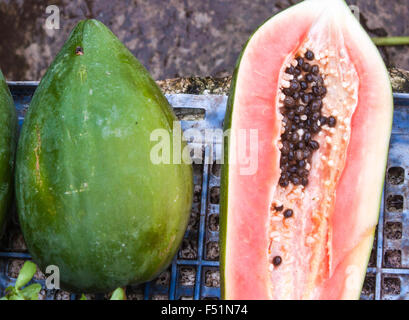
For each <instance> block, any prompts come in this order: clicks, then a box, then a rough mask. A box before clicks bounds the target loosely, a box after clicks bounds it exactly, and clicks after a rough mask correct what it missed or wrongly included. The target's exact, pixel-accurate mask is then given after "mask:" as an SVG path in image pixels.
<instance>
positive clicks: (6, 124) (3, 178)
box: [0, 71, 17, 238]
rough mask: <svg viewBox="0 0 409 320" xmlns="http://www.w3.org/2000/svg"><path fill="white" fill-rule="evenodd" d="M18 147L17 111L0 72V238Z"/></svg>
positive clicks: (7, 209)
mask: <svg viewBox="0 0 409 320" xmlns="http://www.w3.org/2000/svg"><path fill="white" fill-rule="evenodd" d="M16 145H17V114H16V109H15V107H14V102H13V98H12V97H11V94H10V90H9V88H8V86H7V83H6V80H5V79H4V76H3V73H2V72H1V71H0V146H1V148H0V184H1V188H0V238H1V236H2V235H3V233H4V228H5V224H6V221H7V217H8V212H9V210H10V202H11V199H12V194H13V180H14V160H15V152H16Z"/></svg>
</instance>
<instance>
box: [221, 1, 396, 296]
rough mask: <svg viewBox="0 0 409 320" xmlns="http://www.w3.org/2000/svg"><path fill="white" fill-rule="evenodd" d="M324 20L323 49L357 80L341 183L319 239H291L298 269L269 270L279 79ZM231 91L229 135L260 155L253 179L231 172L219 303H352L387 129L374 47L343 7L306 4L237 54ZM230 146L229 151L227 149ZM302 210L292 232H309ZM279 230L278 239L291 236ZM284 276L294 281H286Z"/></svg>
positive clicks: (385, 86)
mask: <svg viewBox="0 0 409 320" xmlns="http://www.w3.org/2000/svg"><path fill="white" fill-rule="evenodd" d="M329 6H331V7H329ZM331 10H333V11H331ZM331 12H332V13H331ZM334 12H335V13H334ZM325 14H327V15H330V14H333V16H331V19H328V21H333V20H334V19H335V20H337V19H338V20H337V21H336V26H337V28H338V31H340V32H341V37H339V38H337V39H335V40H334V39H326V41H330V42H331V41H332V42H333V43H334V44H339V45H340V47H342V48H344V49H345V50H346V53H347V56H348V58H349V60H350V61H351V63H352V65H351V69H353V70H355V72H356V74H357V79H356V87H357V89H358V96H357V103H356V106H354V108H355V109H354V112H353V114H352V118H351V119H350V121H351V122H350V136H349V137H348V143H347V144H346V145H345V146H344V148H342V146H341V148H340V152H341V153H342V154H339V156H340V158H342V157H344V160H343V161H339V164H340V165H342V167H341V168H340V169H341V171H340V174H339V175H338V176H337V178H336V179H335V181H332V184H333V187H334V191H333V201H332V202H331V206H330V207H329V208H328V209H327V211H326V212H323V215H324V213H325V214H326V215H327V218H325V219H324V218H323V220H324V221H319V225H320V227H322V228H323V229H324V232H323V233H322V234H318V235H317V236H318V238H319V239H318V241H317V244H316V245H312V249H310V248H304V247H303V246H302V245H301V246H300V243H301V244H302V243H303V242H304V240H302V241H300V239H299V238H297V237H293V238H294V240H292V242H290V243H289V245H290V248H291V250H287V252H285V257H287V258H288V257H290V258H294V259H296V260H297V263H295V264H293V265H288V266H284V265H285V262H286V261H285V260H284V261H283V266H280V267H278V268H272V267H271V261H269V248H270V246H271V237H270V234H269V233H270V231H271V230H270V225H271V218H272V214H271V210H270V207H271V204H272V200H274V197H276V196H277V194H278V192H277V187H278V186H277V184H278V179H279V176H280V169H279V160H280V151H279V147H278V141H279V139H280V133H281V132H280V130H281V119H280V117H279V116H278V115H279V112H277V108H278V104H277V101H278V100H279V98H278V95H279V94H280V83H281V80H282V79H280V77H281V76H282V69H283V65H284V64H285V62H286V61H287V60H288V57H291V56H293V55H294V53H295V52H297V50H298V49H299V48H300V46H302V44H303V43H305V42H306V41H307V40H308V39H307V38H308V37H309V35H310V32H311V29H312V28H313V26H314V25H315V24H316V23H317V21H318V20H319V19H320V18H322V16H323V15H325ZM324 21H325V20H324ZM324 23H325V22H324ZM328 27H329V26H328ZM318 38H319V37H318ZM316 54H317V52H316ZM235 85H236V91H235V92H236V93H235V97H234V101H233V105H234V108H233V115H232V124H231V130H232V131H233V133H234V132H236V130H239V129H247V130H250V129H254V128H257V129H258V150H259V151H258V152H259V156H258V170H257V171H256V172H255V174H254V175H243V174H241V169H242V167H241V166H240V164H234V163H232V164H229V179H228V181H229V191H228V192H229V196H228V200H227V201H228V204H227V230H226V240H225V241H226V243H225V247H226V252H225V261H224V264H225V268H224V269H223V270H224V274H223V275H222V276H223V278H224V281H223V283H224V293H225V298H228V299H270V298H278V299H280V298H294V299H301V298H309V299H310V298H314V299H342V298H344V299H349V298H357V297H359V294H360V288H361V284H362V281H363V278H364V276H365V270H366V264H367V260H368V257H369V254H370V250H371V247H372V242H373V233H374V230H375V226H376V223H377V217H378V209H379V202H380V196H381V191H382V185H383V174H384V168H385V160H386V155H387V148H388V141H389V134H390V126H391V121H392V97H391V92H390V85H389V81H388V78H387V74H386V72H385V68H384V66H383V63H382V61H381V59H380V57H379V54H378V52H377V51H376V48H375V47H374V46H373V45H372V43H371V41H370V39H369V38H368V37H367V35H366V34H365V33H364V31H363V30H361V28H360V26H359V25H358V23H357V22H356V21H355V20H354V17H353V16H352V15H350V13H349V12H348V8H347V7H346V6H345V5H344V4H343V3H342V1H340V0H330V1H326V0H308V1H305V2H303V3H301V4H299V5H297V6H294V7H293V8H291V9H289V10H286V12H285V13H283V14H279V15H277V16H276V17H274V18H273V19H271V20H269V21H268V22H267V23H266V24H264V25H263V26H262V27H261V28H260V29H259V30H258V31H257V32H256V33H255V34H254V35H253V37H252V38H251V40H250V41H249V43H248V45H247V47H246V49H245V51H244V53H243V56H242V59H241V63H240V66H239V70H238V74H237V79H236V84H235ZM339 111H340V112H341V113H342V112H343V111H344V110H339ZM236 147H237V145H234V142H233V143H232V145H231V148H233V149H234V148H236ZM325 172H327V171H325V170H323V171H322V173H321V175H320V176H316V177H311V179H310V180H311V181H310V184H309V185H308V187H307V188H312V187H313V186H314V185H315V186H318V185H319V183H320V181H323V180H325V179H328V178H329V177H328V176H325ZM321 190H323V188H322V187H321ZM323 193H324V194H325V191H323ZM303 201H304V206H300V207H297V208H296V209H297V210H296V212H295V216H294V218H293V219H294V221H292V222H288V223H293V224H294V225H296V226H297V228H298V229H296V230H299V228H302V226H304V225H307V227H308V225H309V224H311V221H312V220H313V219H312V218H311V212H309V211H308V210H307V209H305V204H306V203H307V204H308V200H303ZM303 207H304V209H303ZM286 223H287V222H286ZM283 225H284V227H282V229H279V230H278V239H281V238H280V236H285V233H286V232H289V231H288V230H289V229H288V228H286V227H285V224H283ZM300 226H301V227H300ZM300 236H303V235H302V234H299V235H298V237H300ZM280 241H281V242H280ZM281 244H282V245H281ZM276 247H277V248H280V247H283V248H284V247H285V240H278V242H277V244H276ZM283 250H284V249H283ZM314 265H315V267H314ZM317 266H318V267H317ZM279 268H282V269H281V270H280V269H279ZM276 269H277V271H276ZM284 271H285V272H284ZM300 273H301V274H300ZM284 275H288V276H289V277H290V278H291V279H289V280H288V281H287V279H284V278H283V277H284ZM295 280H301V283H300V281H295ZM303 281H305V283H302V282H303Z"/></svg>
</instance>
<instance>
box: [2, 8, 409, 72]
mask: <svg viewBox="0 0 409 320" xmlns="http://www.w3.org/2000/svg"><path fill="white" fill-rule="evenodd" d="M296 2H299V1H294V0H109V1H108V0H52V1H47V0H0V68H1V69H2V70H3V72H4V74H5V76H6V77H7V79H9V80H39V79H40V78H41V77H42V75H43V74H44V72H45V70H46V69H47V67H48V66H49V64H50V63H51V61H52V59H53V57H54V56H55V55H56V53H57V52H58V51H59V50H60V48H61V46H62V45H63V43H64V42H65V40H66V39H67V36H68V34H69V32H70V31H71V29H72V28H73V27H74V26H75V24H76V23H77V22H78V21H79V20H81V19H85V18H96V19H99V20H101V21H102V22H103V23H105V24H106V25H107V26H109V27H110V28H111V30H112V31H113V32H114V33H115V34H116V35H117V36H118V37H119V38H120V39H121V41H123V42H124V43H125V45H126V46H127V47H128V48H129V49H130V50H131V51H132V52H133V54H134V55H135V56H136V57H137V58H138V59H139V60H140V61H141V62H142V63H143V64H144V65H145V66H146V67H147V68H148V70H149V71H150V72H151V73H152V75H153V77H154V78H155V79H166V78H174V77H186V76H213V77H221V76H226V75H228V74H231V73H232V71H233V68H234V65H235V61H236V59H237V56H238V54H239V52H240V50H241V48H242V46H243V44H244V43H245V42H246V40H247V39H248V37H249V36H250V35H251V34H252V32H253V31H254V30H255V28H256V27H257V26H258V25H260V24H261V23H262V22H263V21H264V20H266V19H267V18H269V17H270V16H272V15H273V14H275V13H277V12H279V11H280V10H282V9H285V8H287V7H289V6H290V5H291V4H294V3H296ZM347 2H348V4H350V5H357V6H358V8H359V11H360V13H361V16H360V21H361V23H362V25H363V26H364V27H365V29H366V30H367V31H368V32H369V34H370V35H371V36H387V35H390V36H399V35H409V0H347ZM51 4H55V5H57V6H58V7H59V8H60V10H61V11H60V14H61V20H60V23H61V29H60V30H53V31H50V30H47V29H46V28H45V27H44V26H45V21H46V18H47V17H48V15H47V14H46V12H45V9H46V7H47V6H48V5H51ZM380 50H381V53H382V56H383V57H384V59H385V62H386V64H387V66H388V67H392V66H394V67H398V68H402V69H409V47H408V46H405V47H389V48H381V49H380Z"/></svg>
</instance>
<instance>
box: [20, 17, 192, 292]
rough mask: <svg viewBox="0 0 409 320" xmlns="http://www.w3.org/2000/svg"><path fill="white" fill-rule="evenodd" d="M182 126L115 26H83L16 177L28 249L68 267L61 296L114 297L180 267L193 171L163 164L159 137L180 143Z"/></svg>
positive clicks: (50, 81) (52, 76)
mask: <svg viewBox="0 0 409 320" xmlns="http://www.w3.org/2000/svg"><path fill="white" fill-rule="evenodd" d="M175 120H176V118H175V115H174V114H173V111H172V109H171V108H170V105H169V104H168V102H167V100H166V98H165V97H164V95H163V94H162V92H161V91H160V89H159V88H158V87H157V85H156V84H155V82H154V81H153V80H152V78H151V77H150V75H149V73H148V72H147V71H146V70H145V68H144V67H143V66H142V65H141V64H140V63H139V62H138V61H137V59H136V58H135V57H134V56H133V55H132V54H131V53H130V52H129V51H128V50H127V49H126V47H125V46H124V45H123V44H122V43H121V42H120V41H119V39H117V38H116V37H115V36H114V34H113V33H112V32H111V31H110V30H109V29H108V28H107V27H105V26H104V25H103V24H102V23H101V22H99V21H96V20H86V21H81V22H80V23H79V24H78V25H77V26H76V27H75V29H74V30H73V31H72V32H71V35H70V37H69V39H68V41H67V42H66V43H65V45H64V46H63V48H62V49H61V51H60V53H59V54H58V55H57V57H56V58H55V60H54V62H53V63H52V65H51V66H50V68H49V69H48V71H47V73H46V74H45V76H44V78H43V79H42V81H41V83H40V85H39V87H38V88H37V90H36V92H35V95H34V97H33V99H32V102H31V105H30V108H29V110H28V112H27V115H26V118H25V121H24V124H23V128H22V132H21V137H20V140H19V144H18V150H17V169H16V170H17V171H16V194H17V202H18V203H17V205H18V212H19V218H20V222H21V227H22V231H23V234H24V238H25V240H26V243H27V246H28V249H29V251H30V253H31V254H32V256H33V258H34V260H35V261H36V262H37V263H38V265H39V266H40V268H41V269H42V270H43V271H44V270H45V269H46V267H47V266H48V265H56V266H57V267H58V268H59V271H60V281H61V287H62V288H64V289H66V290H69V291H74V292H107V291H112V290H113V289H115V288H117V287H123V286H125V285H128V284H131V283H140V282H144V281H147V280H150V279H152V278H154V277H155V276H156V275H157V274H158V273H160V272H161V271H162V270H163V269H164V268H166V267H167V266H168V265H169V263H170V262H171V260H172V258H173V256H174V255H175V253H176V251H177V249H178V247H179V245H180V242H181V240H182V238H183V234H184V232H185V229H186V226H187V222H188V218H189V213H190V209H191V202H192V189H193V177H192V167H191V165H190V164H186V163H182V164H174V163H170V164H166V163H159V164H156V162H155V163H154V162H152V161H151V159H150V152H151V150H152V148H153V147H154V144H155V143H156V142H153V141H151V139H150V135H151V133H152V132H153V130H156V129H161V130H165V132H168V133H169V135H170V136H172V133H173V131H174V129H173V128H174V127H173V126H174V121H175ZM170 143H171V145H170V149H171V150H172V151H173V149H174V148H173V145H172V139H170ZM179 149H180V148H178V150H179ZM182 149H183V147H182ZM172 151H171V152H172Z"/></svg>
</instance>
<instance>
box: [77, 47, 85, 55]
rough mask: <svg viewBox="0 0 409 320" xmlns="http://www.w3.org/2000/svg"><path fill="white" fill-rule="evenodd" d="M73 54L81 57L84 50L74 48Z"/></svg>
mask: <svg viewBox="0 0 409 320" xmlns="http://www.w3.org/2000/svg"><path fill="white" fill-rule="evenodd" d="M75 54H76V55H77V56H82V55H83V54H84V49H83V48H82V47H76V48H75Z"/></svg>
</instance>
